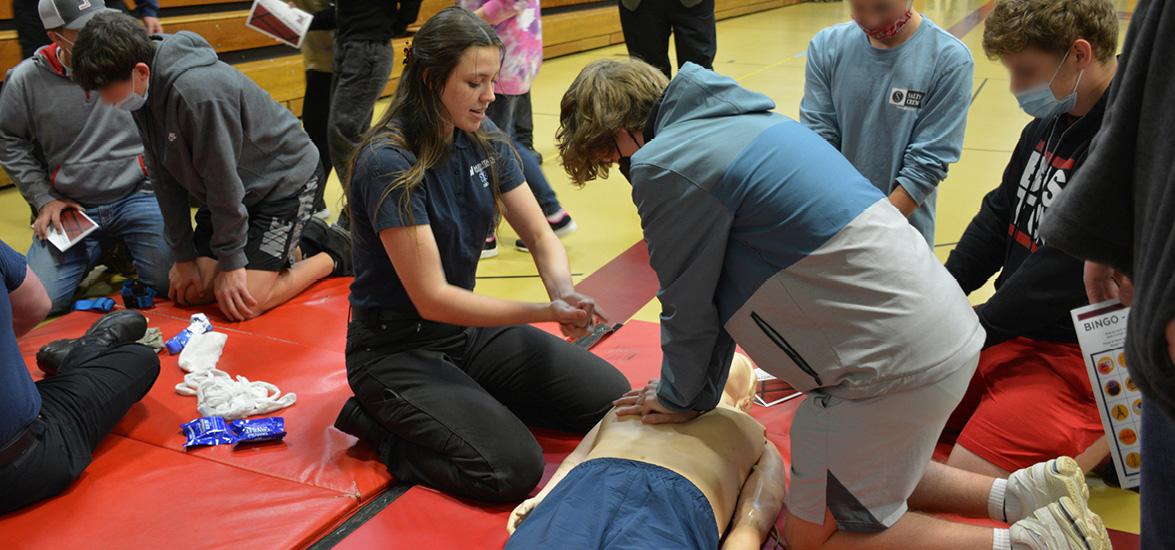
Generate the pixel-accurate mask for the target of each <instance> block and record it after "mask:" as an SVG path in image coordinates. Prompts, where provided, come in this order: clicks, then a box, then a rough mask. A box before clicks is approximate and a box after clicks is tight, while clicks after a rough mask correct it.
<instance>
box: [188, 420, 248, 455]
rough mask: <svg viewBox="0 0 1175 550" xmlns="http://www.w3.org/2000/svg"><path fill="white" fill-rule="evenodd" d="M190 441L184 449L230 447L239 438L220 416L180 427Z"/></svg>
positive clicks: (194, 421)
mask: <svg viewBox="0 0 1175 550" xmlns="http://www.w3.org/2000/svg"><path fill="white" fill-rule="evenodd" d="M180 428H181V429H183V431H184V435H185V436H187V437H188V441H187V442H186V443H184V448H185V449H186V448H188V447H196V446H201V445H228V444H232V443H236V441H237V438H236V436H234V435H233V433H232V431H230V430H229V426H228V423H227V422H225V421H224V419H223V418H221V417H219V416H206V417H203V418H197V419H195V420H193V421H191V422H188V423H186V424H183V425H181V426H180Z"/></svg>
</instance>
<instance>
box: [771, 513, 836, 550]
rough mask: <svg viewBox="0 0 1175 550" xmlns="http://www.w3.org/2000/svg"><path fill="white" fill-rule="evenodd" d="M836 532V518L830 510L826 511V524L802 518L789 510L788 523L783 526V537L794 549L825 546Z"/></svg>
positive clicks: (805, 549) (804, 549) (806, 549)
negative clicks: (817, 523) (818, 523)
mask: <svg viewBox="0 0 1175 550" xmlns="http://www.w3.org/2000/svg"><path fill="white" fill-rule="evenodd" d="M835 534H836V519H834V518H833V517H832V512H831V511H829V510H825V511H824V525H816V524H815V523H812V522H810V521H805V520H802V519H800V518H798V517H796V516H795V514H792V513H791V512H788V514H787V523H786V524H785V525H784V527H783V538H784V539H785V540H786V541H787V545H788V548H791V549H792V550H812V549H816V548H823V547H824V546H825V545H826V544H828V540H829V539H831V538H832V536H833V535H835Z"/></svg>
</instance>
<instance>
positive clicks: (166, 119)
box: [74, 13, 351, 321]
mask: <svg viewBox="0 0 1175 550" xmlns="http://www.w3.org/2000/svg"><path fill="white" fill-rule="evenodd" d="M74 80H76V81H77V82H78V83H79V84H81V85H82V87H83V88H85V89H87V90H98V93H99V94H100V95H101V97H102V100H103V101H105V102H106V103H109V104H111V105H114V106H116V107H119V108H121V109H125V110H129V111H132V112H133V114H134V120H135V124H136V125H137V126H138V129H139V135H140V136H141V137H142V139H143V147H144V149H145V151H146V157H147V165H148V168H150V169H151V173H152V175H153V176H154V181H155V192H156V195H157V196H158V199H159V207H160V209H161V210H162V212H163V217H164V222H165V225H166V236H167V242H168V244H169V245H171V249H172V252H173V253H174V255H175V260H176V263H175V267H173V268H172V272H171V288H170V291H169V296H171V298H172V299H173V300H175V301H176V302H178V303H179V304H180V305H196V304H201V303H209V302H212V301H213V300H214V299H215V300H216V302H217V304H218V305H219V306H220V309H221V311H222V312H224V314H225V315H227V316H228V317H229V319H231V320H234V321H241V320H245V319H250V318H253V317H256V316H257V315H259V314H261V313H263V312H265V311H268V310H269V309H271V308H273V307H276V306H278V305H280V304H282V303H284V302H286V301H287V300H289V299H291V298H293V297H294V296H297V295H298V294H299V293H300V292H302V291H303V290H305V289H306V287H308V286H310V285H311V284H313V283H314V282H316V281H318V280H319V279H322V278H324V277H328V276H345V275H349V274H350V273H349V272H350V264H351V243H350V240H351V238H350V234H348V233H347V232H345V231H343V230H342V229H340V228H337V227H327V226H326V224H325V223H322V222H321V221H319V220H317V218H314V219H312V218H311V213H312V211H313V207H314V197H315V190H316V189H317V188H318V186H319V185H322V184H323V183H324V182H322V181H321V179H322V175H321V170H320V168H319V162H318V150H317V149H316V148H315V147H314V145H313V144H312V143H311V142H310V138H309V137H307V135H306V132H305V131H303V130H302V127H301V126H300V125H299V124H298V119H297V118H295V117H294V115H293V114H292V113H290V112H289V111H288V110H286V109H285V108H284V107H282V106H281V105H279V104H278V103H277V102H275V101H274V100H273V99H272V98H271V97H270V96H269V94H267V93H266V92H265V90H262V89H261V88H260V87H259V86H257V84H255V83H254V82H253V81H252V80H250V79H249V78H248V77H246V76H245V75H243V74H241V72H240V71H237V70H236V69H234V68H232V67H231V66H229V65H227V64H225V63H222V62H220V61H219V60H217V57H216V51H215V50H213V48H212V46H211V45H209V44H208V42H207V41H205V40H204V39H203V38H202V37H200V36H199V35H197V34H195V33H191V32H180V33H177V34H174V35H166V36H158V35H157V36H153V37H150V38H148V37H147V36H145V35H144V34H143V32H142V30H141V28H140V27H139V26H138V22H137V21H135V20H134V19H133V18H130V17H128V16H126V15H123V14H118V13H102V14H99V15H97V16H95V17H94V18H93V19H91V20H90V22H89V23H88V24H86V26H85V28H84V29H82V32H81V34H80V35H79V36H78V40H77V44H76V45H75V46H74ZM189 194H190V195H191V196H192V197H195V198H196V199H197V201H198V202H200V203H201V204H203V205H204V206H203V207H201V208H200V209H199V210H197V212H196V228H195V231H193V230H192V224H191V222H190V217H189V210H188V195H189ZM304 230H305V233H303V231H304ZM299 245H300V250H299Z"/></svg>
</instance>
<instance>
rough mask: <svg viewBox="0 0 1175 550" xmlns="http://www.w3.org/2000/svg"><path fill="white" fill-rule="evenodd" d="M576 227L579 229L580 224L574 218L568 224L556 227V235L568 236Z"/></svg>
mask: <svg viewBox="0 0 1175 550" xmlns="http://www.w3.org/2000/svg"><path fill="white" fill-rule="evenodd" d="M576 229H579V226H578V225H576V223H575V219H572V220H571V222H569V223H568V224H567V225H565V226H563V227H560V228H559V229H556V230H555V235H556V236H558V237H566V236H568V235H570V234H572V233H575V230H576Z"/></svg>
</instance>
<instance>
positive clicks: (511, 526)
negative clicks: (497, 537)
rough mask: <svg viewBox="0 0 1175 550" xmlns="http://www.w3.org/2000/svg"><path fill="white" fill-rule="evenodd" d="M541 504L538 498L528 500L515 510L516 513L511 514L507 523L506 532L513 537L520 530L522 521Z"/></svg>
mask: <svg viewBox="0 0 1175 550" xmlns="http://www.w3.org/2000/svg"><path fill="white" fill-rule="evenodd" d="M539 502H540V501H539V499H538V498H537V497H533V498H528V499H526V500H524V501H522V504H519V505H518V506H517V507H516V508H514V511H513V512H510V519H509V520H507V521H506V532H507V533H509V534H511V535H513V534H514V531H515V530H516V529H518V526H519V524H521V523H522V520H524V519H526V517H527V516H529V515H530V513H531V512H533V511H534V508H535V506H538V505H539Z"/></svg>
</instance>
